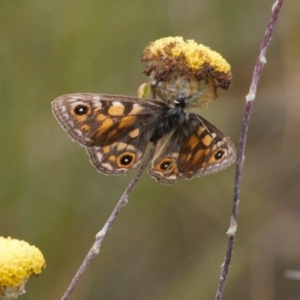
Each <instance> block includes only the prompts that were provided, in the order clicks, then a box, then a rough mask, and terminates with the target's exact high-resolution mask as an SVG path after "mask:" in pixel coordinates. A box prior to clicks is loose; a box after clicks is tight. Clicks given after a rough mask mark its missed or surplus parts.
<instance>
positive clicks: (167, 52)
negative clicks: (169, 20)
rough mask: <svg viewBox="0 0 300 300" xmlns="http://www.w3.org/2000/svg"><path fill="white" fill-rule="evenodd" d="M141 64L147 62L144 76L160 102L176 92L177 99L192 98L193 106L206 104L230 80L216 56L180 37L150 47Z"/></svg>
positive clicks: (206, 48) (222, 60)
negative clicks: (159, 97) (158, 95)
mask: <svg viewBox="0 0 300 300" xmlns="http://www.w3.org/2000/svg"><path fill="white" fill-rule="evenodd" d="M142 61H146V62H148V64H147V66H146V68H145V70H144V73H145V74H146V75H147V76H150V78H151V79H152V80H153V82H152V83H153V85H154V86H156V87H157V88H156V92H159V93H160V94H163V95H162V96H161V97H162V98H165V97H170V96H171V98H172V97H176V96H178V92H179V94H180V95H179V96H188V97H191V96H192V97H193V95H195V99H194V101H195V102H197V99H198V102H199V99H200V102H203V101H208V100H210V99H214V98H216V96H217V93H216V92H217V88H222V89H228V87H229V85H230V83H231V79H232V75H231V71H230V65H229V64H228V63H227V62H226V60H225V59H224V58H223V57H222V56H221V55H220V54H219V53H217V52H215V51H212V50H210V48H208V47H206V46H204V45H201V44H197V43H196V42H195V41H194V40H187V41H184V40H183V38H182V37H166V38H162V39H159V40H156V41H155V42H152V43H150V44H149V45H148V46H147V47H146V48H145V49H144V51H143V56H142ZM166 90H167V92H166V94H164V91H166ZM170 91H171V92H170ZM175 94H176V95H175Z"/></svg>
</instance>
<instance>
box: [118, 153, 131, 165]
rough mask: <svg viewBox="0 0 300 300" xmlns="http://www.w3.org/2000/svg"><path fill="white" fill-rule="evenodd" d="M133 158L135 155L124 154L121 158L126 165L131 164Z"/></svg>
mask: <svg viewBox="0 0 300 300" xmlns="http://www.w3.org/2000/svg"><path fill="white" fill-rule="evenodd" d="M132 160H133V156H132V155H124V156H123V157H122V158H121V159H120V163H121V164H122V165H124V166H127V165H129V164H130V163H131V162H132Z"/></svg>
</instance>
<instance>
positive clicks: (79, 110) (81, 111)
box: [74, 104, 89, 116]
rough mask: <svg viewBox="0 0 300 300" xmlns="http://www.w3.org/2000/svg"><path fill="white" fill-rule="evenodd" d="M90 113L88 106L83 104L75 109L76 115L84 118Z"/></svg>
mask: <svg viewBox="0 0 300 300" xmlns="http://www.w3.org/2000/svg"><path fill="white" fill-rule="evenodd" d="M88 111H89V108H88V106H86V105H83V104H79V105H77V106H76V107H75V108H74V113H75V114H76V115H77V116H83V115H85V114H87V112H88Z"/></svg>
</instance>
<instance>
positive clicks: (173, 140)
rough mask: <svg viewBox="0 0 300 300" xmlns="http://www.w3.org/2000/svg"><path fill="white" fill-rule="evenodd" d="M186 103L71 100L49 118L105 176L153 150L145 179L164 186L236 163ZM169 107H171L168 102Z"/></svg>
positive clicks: (59, 102) (222, 138)
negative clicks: (148, 149) (51, 118)
mask: <svg viewBox="0 0 300 300" xmlns="http://www.w3.org/2000/svg"><path fill="white" fill-rule="evenodd" d="M188 100H189V99H188V97H178V98H176V99H175V100H172V102H171V103H167V101H159V100H155V99H142V98H136V97H126V96H117V95H102V94H88V93H87V94H84V93H82V94H69V95H63V96H60V97H58V98H56V99H55V100H54V101H53V102H52V110H53V113H54V115H55V117H56V119H57V120H58V122H59V123H60V124H61V126H62V127H63V128H64V129H65V130H66V131H67V132H68V134H69V135H70V136H71V138H73V139H74V140H75V141H77V142H79V143H80V144H81V145H83V146H84V147H86V150H87V152H88V154H89V156H90V160H91V162H92V164H93V165H94V166H95V167H96V168H97V170H98V171H100V172H102V173H104V174H108V175H110V174H112V175H119V174H126V173H128V172H129V171H130V170H132V169H134V168H135V167H136V166H137V165H138V164H139V163H140V161H141V160H142V158H143V156H144V154H145V152H146V148H147V146H148V144H149V143H153V145H154V147H155V150H154V155H153V158H152V161H151V163H150V168H149V174H150V175H151V176H152V177H154V178H155V179H156V180H157V181H159V182H161V183H164V184H173V183H174V182H176V181H177V180H179V179H180V178H182V177H184V178H193V177H195V176H202V175H206V174H210V173H214V172H218V171H221V170H223V169H225V168H226V167H228V166H229V165H231V164H232V163H233V162H234V161H235V156H236V155H235V147H234V145H233V143H232V141H231V140H230V138H229V137H227V136H226V135H225V134H223V133H222V132H221V131H220V130H219V129H217V128H216V127H215V126H214V125H212V124H211V123H209V122H208V121H206V120H205V119H204V118H203V117H201V116H200V115H198V114H196V113H193V112H188V110H187V108H188V107H189V103H188ZM169 102H170V101H169Z"/></svg>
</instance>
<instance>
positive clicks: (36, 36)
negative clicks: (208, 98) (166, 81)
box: [0, 0, 300, 300]
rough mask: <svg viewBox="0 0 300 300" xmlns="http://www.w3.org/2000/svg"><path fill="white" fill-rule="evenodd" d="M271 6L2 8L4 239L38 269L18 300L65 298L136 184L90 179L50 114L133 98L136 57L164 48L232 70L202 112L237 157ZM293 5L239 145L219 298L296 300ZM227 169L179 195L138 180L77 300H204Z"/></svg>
mask: <svg viewBox="0 0 300 300" xmlns="http://www.w3.org/2000/svg"><path fill="white" fill-rule="evenodd" d="M272 4H273V0H270V1H259V0H252V1H237V0H236V1H233V0H231V1H221V0H203V1H195V0H186V1H183V0H165V1H158V0H152V1H129V0H117V1H96V0H87V1H79V0H73V1H70V0H59V1H58V0H51V1H50V0H39V1H38V0H27V1H24V0H15V1H1V4H0V97H1V109H0V127H1V144H0V146H1V147H0V151H1V152H0V200H1V209H0V229H1V233H0V234H1V235H2V236H11V237H13V238H18V239H24V240H26V241H28V242H29V243H31V244H34V245H36V246H37V247H39V248H40V249H41V250H42V252H43V253H44V255H45V258H46V261H47V269H46V270H45V271H44V272H43V273H42V275H41V276H40V277H39V278H37V279H36V278H35V279H33V280H30V281H29V283H28V284H27V286H26V290H27V293H26V294H25V295H24V296H22V297H21V299H23V300H26V299H60V298H61V296H62V294H63V292H64V291H65V289H66V288H67V286H68V284H69V283H70V281H71V278H72V277H73V275H74V274H75V272H76V271H77V269H78V267H79V265H80V263H81V262H82V260H83V258H84V256H85V255H86V253H87V251H88V250H89V248H90V246H91V245H92V243H93V241H94V236H95V234H96V232H97V231H98V230H100V229H101V228H102V226H103V224H104V223H105V221H106V220H107V218H108V216H109V214H110V213H111V211H112V210H113V208H114V206H115V204H116V203H117V201H118V199H119V197H120V196H121V194H122V192H123V191H124V189H125V187H126V186H127V184H128V183H129V181H130V179H131V178H132V176H133V174H134V172H132V173H130V174H129V175H127V176H118V177H111V176H105V175H102V174H100V173H97V172H96V170H95V169H94V168H93V167H92V166H91V164H90V163H89V160H88V156H87V154H86V153H85V150H84V148H82V147H80V146H79V145H78V144H75V143H73V142H72V141H71V139H70V138H69V137H68V135H67V134H66V132H64V131H63V130H62V129H61V127H60V126H59V125H58V124H57V122H56V121H55V119H54V117H53V115H52V113H51V108H50V102H51V101H52V100H53V99H55V98H56V97H58V96H60V95H62V94H67V93H76V92H94V93H107V94H123V95H135V91H136V89H137V87H138V86H139V85H140V84H141V83H143V82H145V81H147V78H146V77H145V76H144V75H143V74H142V72H141V71H142V70H143V68H144V64H143V63H141V61H140V57H141V54H142V50H143V48H144V47H145V46H146V45H147V44H148V43H149V42H150V41H154V40H156V39H158V38H161V37H165V36H183V37H184V38H185V39H195V40H196V41H197V42H199V43H203V44H205V45H207V46H209V47H211V48H212V49H213V50H216V51H218V52H220V53H221V54H222V56H223V57H224V58H225V59H226V60H228V62H229V63H230V64H231V67H232V72H233V76H234V78H233V84H232V87H231V88H230V89H229V91H227V92H223V93H220V96H219V98H218V99H217V100H216V101H214V102H213V103H211V104H210V105H209V109H202V110H199V113H200V114H201V115H203V116H204V117H205V118H207V119H208V120H210V122H212V123H213V124H215V125H216V126H218V127H219V128H220V129H221V130H222V131H224V132H225V133H226V134H228V135H229V136H230V137H231V138H232V140H233V141H234V143H235V144H237V142H238V138H239V130H240V127H241V121H242V116H243V110H244V106H245V98H244V97H245V95H246V94H247V92H248V90H249V84H250V79H251V76H252V72H253V66H254V63H255V61H256V58H257V54H258V49H259V47H260V44H261V41H262V37H263V34H264V32H265V29H266V25H267V22H268V20H269V17H270V11H271V6H272ZM299 49H300V2H299V1H298V0H290V1H286V3H284V4H283V9H282V12H281V14H280V16H279V19H278V23H277V24H276V27H275V32H274V35H273V39H272V42H271V45H270V48H269V50H268V53H267V61H268V63H267V65H266V67H265V69H264V71H263V74H262V78H261V81H260V84H259V90H258V93H257V98H256V101H255V104H254V109H253V115H252V117H251V125H250V129H249V136H248V140H247V149H246V160H245V165H244V173H243V179H242V191H241V203H240V204H241V205H240V214H239V230H238V234H237V241H236V246H235V250H234V256H233V261H232V265H231V268H230V274H229V278H228V282H227V284H226V287H225V292H224V297H223V299H224V300H225V299H231V300H233V299H234V300H235V299H243V300H244V299H245V300H248V299H249V300H261V299H264V300H269V299H280V300H281V299H285V300H286V299H299V297H300V281H297V280H291V279H288V278H286V277H285V272H286V271H287V270H290V269H293V270H300V201H299V200H300V154H299V152H300V151H299V149H300V132H299V127H300V100H299V94H300V84H299V82H300V72H299V70H300V56H299ZM234 171H235V170H234V166H232V167H230V168H229V169H227V170H226V171H223V172H220V173H218V174H213V175H210V176H207V177H203V178H196V179H193V180H191V181H187V180H181V181H180V182H178V183H176V184H175V185H173V186H164V185H161V184H158V183H156V182H155V181H154V180H153V179H152V178H150V177H149V176H148V175H147V174H144V175H143V176H142V178H141V180H140V181H139V183H138V184H137V186H136V188H135V189H134V191H133V193H132V194H131V195H130V198H129V203H128V204H127V206H126V207H125V208H124V210H123V211H122V213H121V214H120V215H119V217H118V219H117V221H116V222H115V224H114V225H113V228H112V230H111V231H110V232H109V234H108V236H107V238H106V239H105V241H104V244H103V247H102V249H101V252H100V255H99V256H98V257H97V258H96V259H95V260H94V261H93V262H92V264H91V265H90V267H89V268H88V271H87V272H86V273H85V275H84V276H83V278H82V280H81V281H80V282H79V285H78V286H77V288H76V290H75V291H74V293H73V295H72V298H71V299H73V300H76V299H77V300H78V299H106V300H107V299H112V300H117V299H122V300H129V299H130V300H131V299H138V300H153V299H157V300H166V299H172V300H177V299H178V300H179V299H180V300H182V299H188V300H192V299H213V298H214V295H215V291H216V287H217V284H218V279H219V275H220V266H221V263H222V261H223V258H224V253H225V248H226V245H227V236H226V231H227V229H228V226H229V220H230V213H231V203H232V193H233V180H234Z"/></svg>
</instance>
